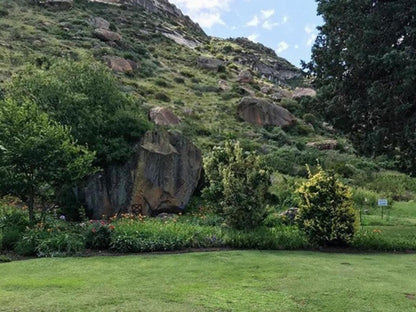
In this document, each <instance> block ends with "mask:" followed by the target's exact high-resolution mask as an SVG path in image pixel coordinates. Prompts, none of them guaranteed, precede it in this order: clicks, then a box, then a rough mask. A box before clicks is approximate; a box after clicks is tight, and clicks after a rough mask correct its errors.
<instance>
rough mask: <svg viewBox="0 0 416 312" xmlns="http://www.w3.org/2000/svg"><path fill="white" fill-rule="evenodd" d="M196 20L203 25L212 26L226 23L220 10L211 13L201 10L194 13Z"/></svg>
mask: <svg viewBox="0 0 416 312" xmlns="http://www.w3.org/2000/svg"><path fill="white" fill-rule="evenodd" d="M194 19H195V21H197V23H198V24H199V25H200V26H201V27H202V28H204V27H206V28H211V27H212V26H214V25H216V24H218V25H225V22H224V21H223V20H222V18H221V14H220V13H219V12H216V13H210V12H201V13H197V14H196V15H194Z"/></svg>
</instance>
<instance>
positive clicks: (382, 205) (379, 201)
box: [378, 199, 387, 207]
mask: <svg viewBox="0 0 416 312" xmlns="http://www.w3.org/2000/svg"><path fill="white" fill-rule="evenodd" d="M378 205H379V206H380V207H386V206H387V199H379V200H378Z"/></svg>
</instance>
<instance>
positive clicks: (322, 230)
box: [297, 167, 357, 246]
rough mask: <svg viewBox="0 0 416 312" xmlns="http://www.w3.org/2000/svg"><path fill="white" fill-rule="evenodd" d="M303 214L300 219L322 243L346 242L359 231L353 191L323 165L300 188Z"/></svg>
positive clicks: (314, 237)
mask: <svg viewBox="0 0 416 312" xmlns="http://www.w3.org/2000/svg"><path fill="white" fill-rule="evenodd" d="M297 192H298V194H299V196H300V201H299V214H298V216H297V222H298V224H299V226H300V228H301V229H303V230H304V231H305V233H306V235H307V236H308V239H309V240H310V241H311V242H313V243H317V244H318V245H321V246H322V245H345V244H348V243H349V242H350V241H351V239H352V238H353V236H354V233H355V230H356V222H357V220H356V212H355V210H354V208H353V205H352V199H351V196H352V195H351V190H350V188H349V187H347V186H345V185H343V184H342V183H341V182H339V181H338V180H337V178H336V177H335V176H334V175H333V174H328V173H326V172H325V171H324V170H322V168H321V167H318V172H317V173H316V174H314V175H312V173H310V172H309V180H308V181H306V182H305V183H303V184H302V185H301V186H300V187H299V189H298V190H297Z"/></svg>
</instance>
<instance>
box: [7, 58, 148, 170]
mask: <svg viewBox="0 0 416 312" xmlns="http://www.w3.org/2000/svg"><path fill="white" fill-rule="evenodd" d="M8 92H9V94H10V95H11V96H13V98H15V99H18V100H21V99H25V98H28V97H29V98H31V99H35V100H36V103H37V104H38V106H39V108H40V109H41V110H43V111H46V112H47V113H48V114H49V115H50V116H51V118H52V119H53V120H55V121H57V122H59V123H61V124H62V125H65V126H68V127H70V129H71V134H72V135H73V136H74V137H75V139H77V141H78V143H79V144H81V145H87V146H88V147H89V149H90V150H93V151H96V152H97V163H99V164H100V165H105V164H108V163H110V162H114V161H123V160H125V159H126V158H127V157H128V156H129V155H130V152H131V148H130V146H129V145H130V144H131V143H133V142H136V141H137V140H138V139H139V138H140V137H141V135H142V134H143V133H144V132H145V131H147V130H148V129H150V127H151V125H150V123H149V122H148V121H147V118H146V116H145V114H144V113H143V112H142V110H141V109H140V103H137V102H136V101H135V100H133V99H132V98H131V97H129V96H126V95H125V94H124V93H122V92H121V91H120V90H119V87H118V85H117V82H116V80H115V78H114V76H113V74H112V73H111V71H110V70H109V69H108V68H106V67H105V66H104V65H102V64H100V63H97V62H94V61H91V60H82V61H79V62H75V61H67V60H59V62H56V63H54V64H52V65H51V66H49V65H48V66H44V67H40V68H39V67H27V68H26V69H25V70H23V71H22V72H20V73H18V74H17V75H16V76H15V77H14V78H13V80H12V82H11V84H10V85H9V86H8ZM125 125H128V127H127V128H125ZM120 146H121V147H122V148H120ZM120 151H122V152H120Z"/></svg>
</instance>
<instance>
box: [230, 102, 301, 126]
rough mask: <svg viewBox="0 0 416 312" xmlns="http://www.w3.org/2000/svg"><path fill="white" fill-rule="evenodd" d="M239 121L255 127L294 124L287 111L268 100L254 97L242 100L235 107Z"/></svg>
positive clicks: (293, 119)
mask: <svg viewBox="0 0 416 312" xmlns="http://www.w3.org/2000/svg"><path fill="white" fill-rule="evenodd" d="M237 115H238V117H239V118H240V119H242V120H244V121H247V122H249V123H251V124H253V125H257V126H279V127H287V126H291V125H293V124H294V123H295V122H296V118H295V116H293V115H292V114H291V113H290V112H289V111H288V110H287V109H285V108H283V107H281V106H279V105H276V104H274V103H272V102H270V101H269V100H266V99H262V98H255V97H245V98H243V99H242V100H241V101H240V103H239V104H238V107H237Z"/></svg>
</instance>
